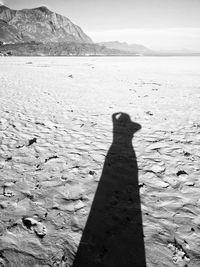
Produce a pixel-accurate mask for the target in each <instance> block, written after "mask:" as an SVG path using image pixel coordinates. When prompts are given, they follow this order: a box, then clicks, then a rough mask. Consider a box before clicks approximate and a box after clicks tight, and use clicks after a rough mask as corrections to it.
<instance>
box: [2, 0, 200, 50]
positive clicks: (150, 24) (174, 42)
mask: <svg viewBox="0 0 200 267" xmlns="http://www.w3.org/2000/svg"><path fill="white" fill-rule="evenodd" d="M0 3H4V4H5V5H7V6H8V7H10V8H15V9H22V8H30V7H37V6H41V5H46V6H47V7H48V8H49V9H51V10H53V11H55V12H57V13H60V14H62V15H65V16H67V17H68V18H69V19H71V20H72V22H74V23H75V24H77V25H79V26H81V28H82V29H83V30H84V31H85V32H86V33H87V34H88V35H90V37H91V38H92V39H93V41H95V42H99V41H111V40H119V41H125V42H129V43H140V44H143V45H146V46H148V47H149V48H152V49H193V50H198V51H200V0H4V1H2V0H0Z"/></svg>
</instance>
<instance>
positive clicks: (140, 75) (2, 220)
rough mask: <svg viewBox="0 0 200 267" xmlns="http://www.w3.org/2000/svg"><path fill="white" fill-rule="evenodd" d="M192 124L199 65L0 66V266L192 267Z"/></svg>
mask: <svg viewBox="0 0 200 267" xmlns="http://www.w3.org/2000/svg"><path fill="white" fill-rule="evenodd" d="M116 113H119V114H116ZM113 114H116V115H114V116H116V118H114V119H116V121H113ZM199 114H200V57H1V58H0V210H1V213H0V214H1V216H0V266H4V267H7V266H8V267H28V266H34V267H39V266H45V267H47V266H57V267H58V266H59V267H64V266H67V267H69V266H73V267H77V266H79V267H85V266H87V267H90V266H91V267H95V266H98V267H100V266H101V267H114V266H116V267H118V266H121V267H123V266H124V267H129V266H132V267H133V266H136V267H144V266H145V265H146V266H147V267H154V266H159V267H171V266H179V267H186V266H188V267H198V266H200V252H199V247H200V179H199V178H200V164H199V163H200V150H199V146H200V119H199ZM122 124H123V125H122ZM113 127H114V129H115V130H116V131H114V130H113ZM123 127H125V128H123ZM124 129H127V131H126V130H124ZM127 132H128V133H130V136H127ZM113 137H114V141H113ZM125 143H126V144H125ZM126 148H127V150H126ZM113 155H114V157H113ZM129 161H130V162H129ZM110 162H111V163H110ZM133 162H134V164H133ZM109 164H111V165H109ZM108 166H111V167H108ZM109 168H110V169H109ZM131 170H133V171H131ZM132 174H133V179H134V181H133V180H129V177H130V176H131V175H132ZM114 176H115V177H118V178H116V179H115V177H114ZM105 177H106V178H105ZM108 177H111V179H110V181H109V182H107V181H108ZM120 179H121V180H120ZM116 180H117V182H116ZM94 199H95V200H94ZM92 203H93V204H92ZM91 207H92V208H91ZM89 214H90V215H89ZM127 214H128V215H127ZM86 222H87V223H86ZM135 227H137V229H138V230H137V231H136V230H134V229H136V228H135ZM91 228H92V230H91ZM84 229H85V230H84ZM113 229H114V230H113ZM90 231H91V233H92V235H93V237H92V238H93V239H92V241H91V240H90V237H88V236H89V235H90V234H89V233H90ZM97 232H98V233H97ZM101 237H102V238H101ZM81 238H82V239H81ZM97 239H98V240H97ZM100 239H102V240H101V241H99V240H100ZM80 240H82V242H80ZM85 240H86V241H85ZM88 240H89V241H88ZM90 241H91V246H94V247H95V248H97V249H96V251H95V252H92V253H93V254H92V256H91V251H90V252H89V250H88V251H87V249H88V247H87V249H86V250H85V247H84V249H83V251H87V253H88V256H87V253H86V254H85V255H86V256H85V255H84V257H90V258H93V260H92V261H91V262H89V263H88V265H86V263H85V264H84V263H83V262H84V261H82V263H81V264H80V261H81V257H83V254H84V253H83V252H82V244H83V245H84V244H85V243H87V244H88V243H89V242H90ZM79 242H80V244H79ZM92 251H94V250H93V249H92ZM77 255H78V256H77ZM113 255H115V259H116V262H115V261H113V257H112V256H113ZM117 255H118V256H117ZM127 258H129V259H130V261H128V263H125V262H127V261H125V259H127ZM74 259H75V261H74ZM87 260H88V258H86V259H85V261H87ZM73 262H74V264H73ZM117 262H118V264H117ZM114 264H115V265H114Z"/></svg>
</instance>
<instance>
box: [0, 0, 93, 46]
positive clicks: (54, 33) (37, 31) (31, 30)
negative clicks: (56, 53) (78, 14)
mask: <svg viewBox="0 0 200 267" xmlns="http://www.w3.org/2000/svg"><path fill="white" fill-rule="evenodd" d="M0 41H4V42H13V43H16V42H30V41H35V42H42V43H46V42H55V43H57V42H80V43H92V40H91V39H90V37H89V36H87V35H86V34H85V33H84V32H83V30H82V29H81V28H80V27H79V26H77V25H75V24H73V23H72V22H71V21H70V20H69V19H68V18H66V17H64V16H62V15H59V14H57V13H54V12H52V11H50V10H49V9H48V8H47V7H44V6H42V7H38V8H33V9H22V10H12V9H10V8H8V7H6V6H4V5H0Z"/></svg>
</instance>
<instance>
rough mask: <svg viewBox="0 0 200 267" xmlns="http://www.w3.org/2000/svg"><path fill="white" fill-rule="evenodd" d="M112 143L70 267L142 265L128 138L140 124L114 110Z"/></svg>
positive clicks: (136, 193) (135, 181)
mask: <svg viewBox="0 0 200 267" xmlns="http://www.w3.org/2000/svg"><path fill="white" fill-rule="evenodd" d="M112 119H113V143H112V145H111V147H110V149H109V151H108V154H107V156H106V159H105V163H104V167H103V171H102V175H101V179H100V182H99V185H98V188H97V190H96V194H95V197H94V201H93V203H92V207H91V211H90V214H89V216H88V220H87V223H86V226H85V229H84V231H83V235H82V238H81V241H80V244H79V247H78V251H77V254H76V256H75V259H74V263H73V265H72V266H73V267H145V266H146V263H145V249H144V240H143V228H142V216H141V205H140V196H139V185H138V167H137V161H136V155H135V152H134V149H133V146H132V138H133V135H134V133H135V132H137V131H138V130H139V129H141V126H140V125H139V124H137V123H135V122H132V121H131V119H130V117H129V115H128V114H126V113H122V112H119V113H115V114H113V116H112Z"/></svg>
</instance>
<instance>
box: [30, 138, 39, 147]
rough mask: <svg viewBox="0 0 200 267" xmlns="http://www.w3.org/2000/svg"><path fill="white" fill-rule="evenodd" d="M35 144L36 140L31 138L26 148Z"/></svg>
mask: <svg viewBox="0 0 200 267" xmlns="http://www.w3.org/2000/svg"><path fill="white" fill-rule="evenodd" d="M36 142H37V138H33V139H31V140H29V141H28V146H31V145H32V144H34V143H36Z"/></svg>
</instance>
